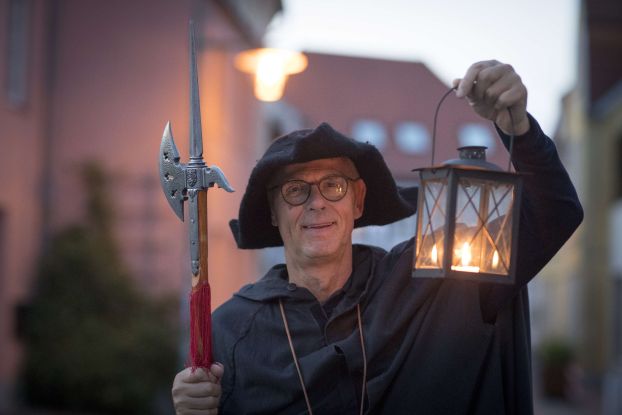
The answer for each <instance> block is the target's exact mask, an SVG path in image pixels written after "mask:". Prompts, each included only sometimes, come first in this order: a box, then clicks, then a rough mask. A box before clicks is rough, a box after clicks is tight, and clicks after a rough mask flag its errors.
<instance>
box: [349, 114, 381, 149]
mask: <svg viewBox="0 0 622 415" xmlns="http://www.w3.org/2000/svg"><path fill="white" fill-rule="evenodd" d="M352 136H353V137H354V139H355V140H357V141H361V142H363V143H369V144H372V145H374V146H376V148H378V150H382V149H383V148H385V147H386V144H387V130H386V129H385V128H384V125H382V124H381V123H380V122H379V121H374V120H365V119H362V120H357V121H356V122H354V125H353V126H352Z"/></svg>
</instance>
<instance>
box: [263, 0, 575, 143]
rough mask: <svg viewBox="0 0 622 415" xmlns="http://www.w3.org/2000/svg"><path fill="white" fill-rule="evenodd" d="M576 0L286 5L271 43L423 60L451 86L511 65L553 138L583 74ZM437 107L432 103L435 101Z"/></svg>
mask: <svg viewBox="0 0 622 415" xmlns="http://www.w3.org/2000/svg"><path fill="white" fill-rule="evenodd" d="M578 3H579V2H578V0H546V1H542V0H522V1H520V2H509V1H499V0H472V1H468V2H467V1H450V0H436V1H434V2H432V1H428V0H384V1H382V2H379V1H374V0H313V1H309V0H283V7H284V12H283V13H282V14H281V15H280V16H277V17H276V18H275V19H274V21H273V22H272V25H271V28H270V31H269V33H268V35H267V36H266V41H267V43H268V45H270V46H278V47H284V48H290V49H296V50H302V51H309V52H324V53H334V54H345V55H356V56H368V57H378V58H388V59H398V60H407V61H419V62H423V63H425V64H426V65H427V66H428V67H430V69H432V71H433V72H434V73H436V74H437V75H438V76H439V77H440V78H441V80H443V81H444V82H446V83H447V84H449V83H450V82H451V81H452V80H453V79H454V78H459V77H461V76H462V75H463V74H464V72H465V71H466V69H467V68H468V67H469V66H470V65H471V64H472V63H474V62H476V61H479V60H486V59H492V58H494V59H497V60H499V61H502V62H507V63H510V64H512V65H513V66H514V68H515V69H516V71H517V72H518V73H519V74H520V75H521V77H522V79H523V82H524V83H525V84H526V85H527V88H528V90H529V102H528V109H529V111H530V112H531V113H532V114H533V115H534V116H535V117H536V118H537V119H538V120H539V121H540V123H541V125H542V127H543V129H544V130H545V131H546V132H547V133H549V134H553V133H554V130H555V126H556V124H557V120H558V117H559V113H560V100H561V98H562V96H563V95H564V94H565V93H567V92H568V91H569V90H570V89H571V88H572V87H573V85H574V83H575V79H576V69H577V46H578V38H577V29H578V23H579V4H578ZM431 105H432V104H431Z"/></svg>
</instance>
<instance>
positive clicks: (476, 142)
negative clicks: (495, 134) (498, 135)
mask: <svg viewBox="0 0 622 415" xmlns="http://www.w3.org/2000/svg"><path fill="white" fill-rule="evenodd" d="M458 143H459V144H460V147H465V146H484V147H486V148H487V149H488V151H486V153H488V154H493V153H494V151H495V140H494V139H493V138H492V135H491V134H490V129H488V127H487V126H486V125H484V124H480V123H468V124H464V125H463V126H462V127H461V128H460V130H459V131H458Z"/></svg>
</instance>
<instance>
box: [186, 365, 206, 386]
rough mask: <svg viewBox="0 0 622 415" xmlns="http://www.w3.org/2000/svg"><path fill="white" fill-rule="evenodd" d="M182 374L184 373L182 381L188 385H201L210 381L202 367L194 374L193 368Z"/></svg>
mask: <svg viewBox="0 0 622 415" xmlns="http://www.w3.org/2000/svg"><path fill="white" fill-rule="evenodd" d="M182 373H184V376H183V377H182V380H183V381H184V382H186V383H199V382H207V381H209V380H210V378H209V375H208V373H207V371H206V370H205V369H203V368H202V367H198V368H196V370H195V371H194V372H193V371H192V368H186V369H185V370H184V371H183V372H182Z"/></svg>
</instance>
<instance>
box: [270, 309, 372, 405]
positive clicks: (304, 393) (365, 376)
mask: <svg viewBox="0 0 622 415" xmlns="http://www.w3.org/2000/svg"><path fill="white" fill-rule="evenodd" d="M279 308H280V310H281V317H282V318H283V326H284V327H285V334H286V335H287V341H288V342H289V349H290V351H291V353H292V358H293V359H294V365H295V366H296V372H297V373H298V380H299V381H300V386H301V388H302V393H303V395H304V397H305V403H306V404H307V412H308V413H309V415H313V409H312V408H311V401H310V400H309V394H308V393H307V388H306V386H305V382H304V378H303V377H302V371H301V370H300V365H299V364H298V357H297V356H296V350H295V349H294V343H293V342H292V335H291V333H290V331H289V325H288V324H287V317H286V316H285V307H283V300H282V299H280V298H279ZM356 317H357V323H358V329H359V330H358V331H359V339H360V341H361V352H362V354H363V384H362V386H361V408H360V411H359V414H360V415H363V410H364V408H365V390H366V386H367V385H366V384H367V354H366V351H365V341H364V337H363V323H362V321H361V306H360V304H358V303H357V304H356Z"/></svg>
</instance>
